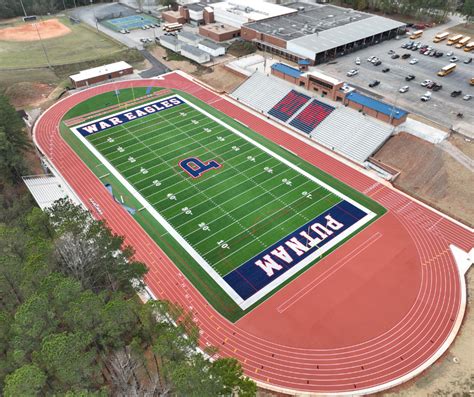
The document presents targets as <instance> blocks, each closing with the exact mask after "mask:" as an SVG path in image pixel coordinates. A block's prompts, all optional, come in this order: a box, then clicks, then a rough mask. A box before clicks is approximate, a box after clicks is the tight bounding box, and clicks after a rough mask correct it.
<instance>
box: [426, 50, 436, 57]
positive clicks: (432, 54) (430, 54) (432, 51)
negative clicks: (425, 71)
mask: <svg viewBox="0 0 474 397" xmlns="http://www.w3.org/2000/svg"><path fill="white" fill-rule="evenodd" d="M428 55H429V56H430V57H434V56H435V55H436V50H431V51H430V53H429V54H428Z"/></svg>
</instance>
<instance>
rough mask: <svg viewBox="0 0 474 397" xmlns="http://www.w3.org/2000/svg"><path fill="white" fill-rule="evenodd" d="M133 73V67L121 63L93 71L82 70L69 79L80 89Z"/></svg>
mask: <svg viewBox="0 0 474 397" xmlns="http://www.w3.org/2000/svg"><path fill="white" fill-rule="evenodd" d="M132 73H133V67H132V66H130V65H129V64H128V63H127V62H124V61H120V62H115V63H110V64H108V65H103V66H99V67H96V68H92V69H86V70H81V71H80V72H79V73H77V74H73V75H71V76H69V79H70V80H71V83H72V84H73V85H74V87H75V88H80V87H87V86H89V85H91V84H96V83H100V82H101V81H106V80H110V79H115V78H117V77H122V76H125V75H127V74H132Z"/></svg>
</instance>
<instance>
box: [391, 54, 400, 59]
mask: <svg viewBox="0 0 474 397" xmlns="http://www.w3.org/2000/svg"><path fill="white" fill-rule="evenodd" d="M390 58H392V59H398V58H400V55H398V54H393V55H392V56H391V57H390Z"/></svg>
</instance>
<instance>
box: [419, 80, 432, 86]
mask: <svg viewBox="0 0 474 397" xmlns="http://www.w3.org/2000/svg"><path fill="white" fill-rule="evenodd" d="M430 83H432V81H431V80H424V81H422V83H421V86H422V87H426V86H427V85H428V84H430Z"/></svg>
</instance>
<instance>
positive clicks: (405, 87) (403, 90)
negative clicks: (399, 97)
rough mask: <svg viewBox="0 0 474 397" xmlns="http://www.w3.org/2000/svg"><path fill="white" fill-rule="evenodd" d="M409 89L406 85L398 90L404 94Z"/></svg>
mask: <svg viewBox="0 0 474 397" xmlns="http://www.w3.org/2000/svg"><path fill="white" fill-rule="evenodd" d="M409 89H410V87H409V86H407V85H404V86H403V87H401V88H400V89H399V90H398V91H399V92H401V93H402V94H404V93H405V92H407V91H408V90H409Z"/></svg>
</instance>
